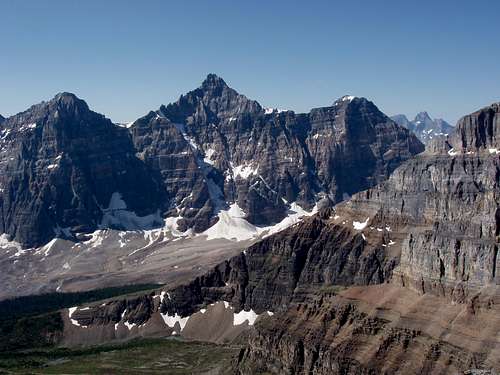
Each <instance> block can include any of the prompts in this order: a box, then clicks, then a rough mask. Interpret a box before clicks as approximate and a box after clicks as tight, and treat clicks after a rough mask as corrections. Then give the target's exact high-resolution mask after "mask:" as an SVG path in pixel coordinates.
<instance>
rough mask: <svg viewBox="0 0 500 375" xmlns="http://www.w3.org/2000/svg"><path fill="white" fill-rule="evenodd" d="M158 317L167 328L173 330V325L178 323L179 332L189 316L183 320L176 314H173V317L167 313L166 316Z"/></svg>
mask: <svg viewBox="0 0 500 375" xmlns="http://www.w3.org/2000/svg"><path fill="white" fill-rule="evenodd" d="M160 315H161V317H162V318H163V321H164V322H165V324H166V325H167V326H169V327H170V328H174V327H175V323H179V326H180V327H181V332H182V330H183V329H184V327H185V326H186V323H187V322H188V320H189V316H187V317H185V318H183V317H181V316H180V315H178V314H177V313H175V314H174V315H169V314H168V313H167V314H163V313H160Z"/></svg>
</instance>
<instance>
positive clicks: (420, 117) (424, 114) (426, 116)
mask: <svg viewBox="0 0 500 375" xmlns="http://www.w3.org/2000/svg"><path fill="white" fill-rule="evenodd" d="M426 120H430V121H432V118H431V116H429V113H427V112H426V111H422V112H419V113H417V115H416V116H415V121H426Z"/></svg>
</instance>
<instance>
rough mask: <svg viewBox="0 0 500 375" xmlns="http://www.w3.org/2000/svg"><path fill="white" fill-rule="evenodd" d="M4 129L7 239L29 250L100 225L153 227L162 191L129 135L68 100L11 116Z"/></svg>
mask: <svg viewBox="0 0 500 375" xmlns="http://www.w3.org/2000/svg"><path fill="white" fill-rule="evenodd" d="M1 129H2V130H1V140H0V142H1V146H2V148H1V152H0V170H1V171H2V173H1V177H0V189H1V190H0V192H1V195H0V209H1V213H2V215H1V218H0V232H2V233H6V234H8V235H9V236H10V238H11V239H14V240H15V241H17V242H20V243H21V244H22V245H23V246H25V247H30V246H38V245H41V244H44V243H46V242H48V241H49V240H50V239H51V238H53V237H54V236H56V235H57V236H61V237H66V238H75V237H76V236H78V233H82V232H89V231H93V230H95V229H96V228H98V227H99V226H100V225H101V224H102V225H104V226H117V227H121V226H123V225H125V226H128V225H130V226H134V225H135V224H134V220H135V221H138V222H139V221H141V220H142V222H143V223H144V224H151V225H152V224H153V223H154V222H157V223H158V221H159V220H158V219H157V217H158V215H157V212H158V207H160V196H161V191H160V190H159V187H158V185H157V184H156V183H155V180H154V179H153V178H152V175H151V174H150V173H149V171H148V169H147V167H146V166H145V165H144V163H143V162H142V161H141V160H139V159H138V158H137V157H136V156H135V149H134V147H133V144H132V141H131V139H130V136H129V134H128V133H127V130H126V129H123V128H120V127H118V126H116V125H114V124H112V123H111V121H109V120H108V119H106V118H105V117H104V116H102V115H100V114H98V113H95V112H92V111H91V110H90V109H89V108H88V106H87V104H86V103H85V102H84V101H82V100H80V99H78V98H77V97H76V96H74V95H73V94H68V93H62V94H59V95H57V96H56V97H55V98H54V99H52V100H51V101H49V102H43V103H41V104H38V105H35V106H33V107H31V108H30V109H29V110H27V111H25V112H22V113H19V114H17V115H15V116H12V117H10V118H8V119H7V120H5V121H4V122H3V123H2V125H1ZM126 210H129V211H130V215H124V214H125V211H126ZM147 215H149V216H147ZM103 220H104V222H103ZM124 221H125V222H124ZM145 221H147V222H148V223H145ZM158 224H159V223H158Z"/></svg>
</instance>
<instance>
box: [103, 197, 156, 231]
mask: <svg viewBox="0 0 500 375" xmlns="http://www.w3.org/2000/svg"><path fill="white" fill-rule="evenodd" d="M102 211H103V217H102V221H101V225H100V226H101V228H113V227H114V228H117V227H118V228H122V229H125V230H137V229H152V228H154V227H157V226H159V225H161V224H162V223H163V221H162V219H161V217H160V213H159V212H156V213H155V214H150V215H146V216H137V215H136V213H135V212H132V211H128V210H127V204H126V203H125V201H124V200H123V198H122V195H121V193H119V192H114V193H113V194H112V195H111V198H110V200H109V206H108V208H106V209H103V210H102Z"/></svg>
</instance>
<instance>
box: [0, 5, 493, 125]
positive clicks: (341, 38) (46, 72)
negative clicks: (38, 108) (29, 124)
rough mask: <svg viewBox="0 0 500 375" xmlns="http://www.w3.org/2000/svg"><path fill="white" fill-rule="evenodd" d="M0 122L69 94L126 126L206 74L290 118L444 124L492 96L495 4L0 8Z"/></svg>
mask: <svg viewBox="0 0 500 375" xmlns="http://www.w3.org/2000/svg"><path fill="white" fill-rule="evenodd" d="M0 14H1V17H2V21H1V32H0V47H1V51H2V53H1V55H0V114H3V115H4V116H5V115H12V114H14V113H17V112H19V111H21V110H24V109H26V108H27V107H29V105H31V104H34V103H37V102H40V101H41V100H45V99H49V98H51V97H52V96H54V95H55V94H56V93H57V92H60V91H70V92H74V93H75V94H77V95H78V96H79V97H81V98H83V99H85V100H86V101H87V102H88V103H89V105H90V106H91V107H92V108H93V109H94V110H96V111H98V112H101V113H104V114H106V116H108V117H110V118H111V119H112V120H114V121H131V120H134V119H136V118H137V117H139V116H142V115H143V114H145V113H147V112H148V111H149V110H150V109H156V108H157V107H159V105H160V104H162V103H165V104H166V103H169V102H171V101H174V100H176V99H177V98H178V96H179V95H180V94H181V93H184V92H187V91H189V90H191V89H194V88H196V87H198V86H199V84H200V83H201V81H202V80H203V79H204V77H205V76H206V75H207V73H210V72H213V73H216V74H218V75H219V76H221V77H223V78H224V79H225V80H226V82H227V83H228V84H229V85H230V86H232V87H233V88H235V89H236V90H238V91H239V92H241V93H243V94H245V95H247V96H248V97H250V98H252V99H256V100H258V101H259V102H260V103H261V104H262V105H264V106H273V107H280V108H286V109H292V110H295V111H298V112H303V111H308V110H309V109H310V108H313V107H319V106H326V105H329V104H331V103H332V102H333V101H334V100H335V99H336V98H338V97H340V96H342V95H344V94H352V95H357V96H364V97H367V98H369V99H370V100H372V101H374V102H375V104H377V105H378V107H379V108H380V109H381V110H382V111H384V112H385V113H387V114H388V115H393V114H396V113H405V114H408V115H409V116H414V115H415V113H416V112H418V111H421V110H427V111H429V113H430V114H431V115H432V116H433V117H443V118H445V119H447V120H449V121H450V122H452V123H453V124H454V123H455V121H456V120H457V119H458V118H459V117H460V116H461V115H464V114H466V113H469V112H471V111H474V110H476V109H478V108H480V107H482V106H486V105H489V104H490V103H492V102H495V101H500V22H499V19H498V15H499V14H500V2H499V1H497V0H491V1H481V0H476V1H462V0H457V1H448V0H440V1H436V0H434V1H418V2H417V1H406V0H399V1H392V0H388V1H381V0H380V1H377V0H372V1H364V0H358V1H347V0H345V1H314V0H312V1H308V2H305V1H294V0H289V1H278V0H276V1H272V0H268V1H260V0H253V1H235V0H233V1H229V0H227V1H217V0H211V1H208V0H200V1H197V0H191V1H166V0H165V1H154V0H151V1H145V0H143V1H114V0H107V1H103V0H101V1H91V0H86V1H72V0H64V1H60V0H51V1H49V0H37V1H35V0H33V1H23V0H11V1H9V0H0Z"/></svg>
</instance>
